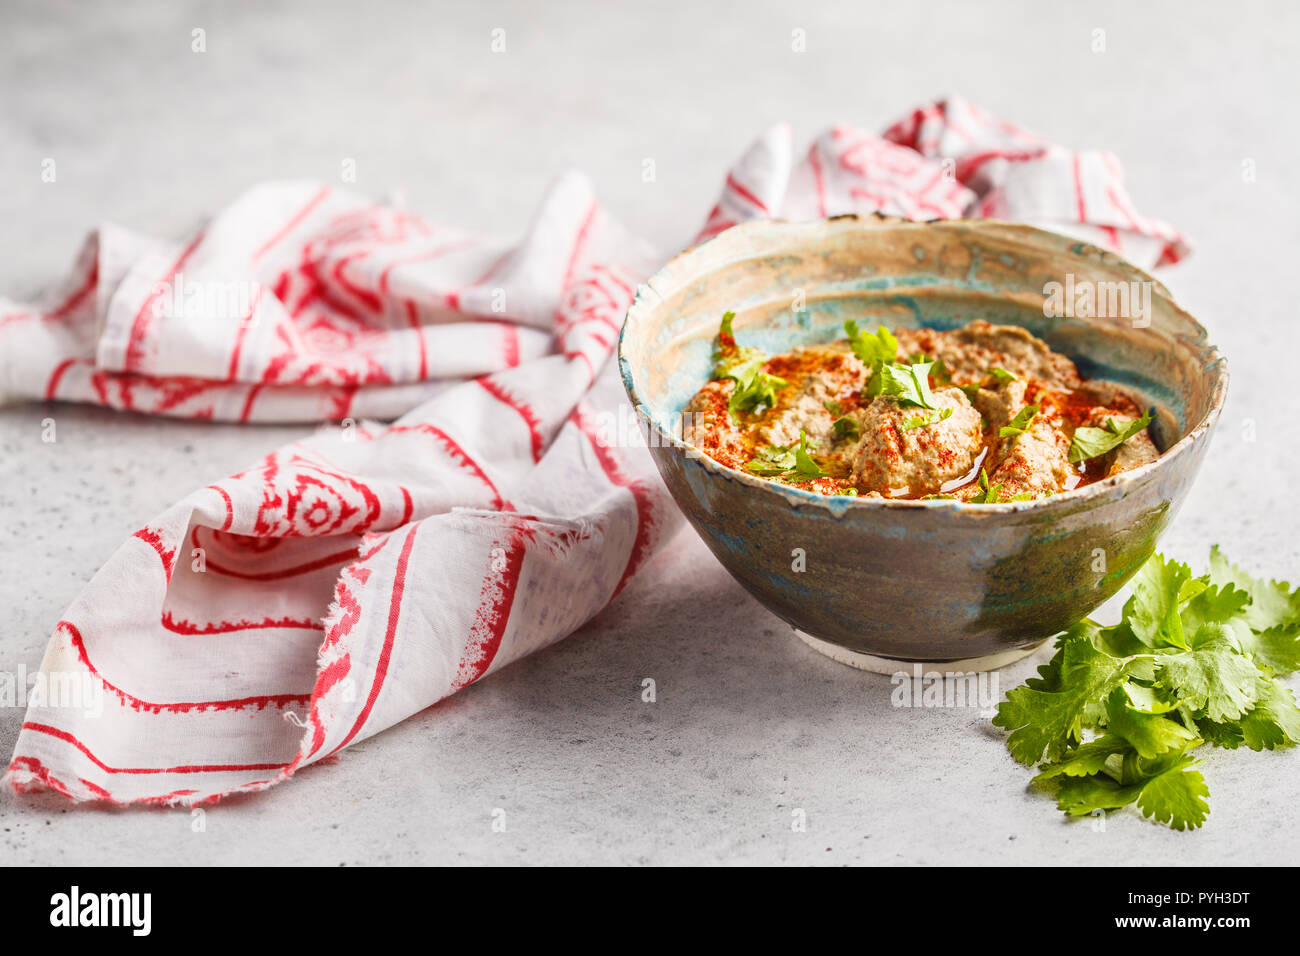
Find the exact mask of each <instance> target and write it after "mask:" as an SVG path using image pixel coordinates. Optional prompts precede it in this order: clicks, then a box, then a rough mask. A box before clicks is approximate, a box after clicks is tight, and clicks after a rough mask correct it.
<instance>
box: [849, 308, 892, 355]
mask: <svg viewBox="0 0 1300 956" xmlns="http://www.w3.org/2000/svg"><path fill="white" fill-rule="evenodd" d="M844 333H845V334H846V335H847V336H848V337H849V347H850V348H851V349H853V354H854V355H856V356H857V357H858V358H859V359H861V360H862V362H863V364H865V365H871V364H872V363H874V362H886V363H888V362H893V361H895V360H896V359H897V358H898V339H896V338H894V336H893V334H892V333H891V332H890V331H889V329H887V328H885V327H884V326H883V325H881V326H878V327H877V328H876V334H875V335H872V334H871V333H869V332H867V331H865V330H863V329H859V328H858V323H856V322H854V321H853V320H852V319H849V320H848V321H847V322H845V323H844Z"/></svg>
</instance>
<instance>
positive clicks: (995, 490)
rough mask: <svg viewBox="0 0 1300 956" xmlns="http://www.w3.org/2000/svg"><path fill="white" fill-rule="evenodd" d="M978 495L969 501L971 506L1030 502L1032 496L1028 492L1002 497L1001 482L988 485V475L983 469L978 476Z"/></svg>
mask: <svg viewBox="0 0 1300 956" xmlns="http://www.w3.org/2000/svg"><path fill="white" fill-rule="evenodd" d="M979 489H980V493H979V494H978V495H976V496H975V497H974V498H971V499H970V503H971V504H973V505H1004V504H1008V503H1010V502H1012V501H1032V500H1033V497H1034V496H1033V495H1031V494H1029V492H1027V491H1026V492H1021V493H1020V494H1018V495H1012V496H1011V497H1010V498H1003V497H1002V482H1000V481H999V482H998V483H997V484H996V485H990V484H989V473H988V472H987V471H985V470H984V469H983V468H981V469H980V476H979Z"/></svg>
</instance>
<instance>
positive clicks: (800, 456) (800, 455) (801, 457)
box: [794, 428, 826, 478]
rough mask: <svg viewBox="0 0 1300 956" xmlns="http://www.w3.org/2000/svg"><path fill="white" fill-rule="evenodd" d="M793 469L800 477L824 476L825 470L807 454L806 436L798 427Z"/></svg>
mask: <svg viewBox="0 0 1300 956" xmlns="http://www.w3.org/2000/svg"><path fill="white" fill-rule="evenodd" d="M794 470H795V473H796V474H797V475H799V477H801V478H825V477H826V472H824V471H822V469H821V466H820V465H818V464H817V462H815V461H813V458H812V456H811V455H810V454H808V436H807V435H806V434H804V431H803V429H802V428H801V429H799V447H798V448H797V449H796V450H795V453H794Z"/></svg>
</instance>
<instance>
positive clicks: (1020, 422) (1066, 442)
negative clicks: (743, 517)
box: [686, 312, 1159, 504]
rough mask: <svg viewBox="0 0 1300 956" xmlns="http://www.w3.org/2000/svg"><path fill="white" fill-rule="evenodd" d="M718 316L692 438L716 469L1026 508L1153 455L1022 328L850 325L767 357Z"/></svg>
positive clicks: (1131, 417) (1139, 419)
mask: <svg viewBox="0 0 1300 956" xmlns="http://www.w3.org/2000/svg"><path fill="white" fill-rule="evenodd" d="M733 318H734V315H733V313H730V312H728V313H727V314H726V315H725V316H723V319H722V328H721V330H720V331H719V333H718V338H717V341H716V343H715V346H714V356H713V357H714V369H713V379H712V381H710V382H709V383H708V384H707V385H705V386H704V387H703V388H702V389H700V390H699V392H697V393H696V394H695V397H694V398H692V399H691V401H690V403H689V404H688V405H687V407H686V412H687V415H686V429H687V433H686V437H687V440H688V441H690V442H691V444H693V445H695V446H696V447H697V448H699V449H700V450H701V451H703V452H704V453H705V454H707V455H708V456H709V457H711V458H713V459H714V460H715V461H718V462H720V463H721V464H724V465H727V466H729V467H731V468H736V469H738V470H741V471H747V472H749V473H751V474H754V475H758V476H761V477H763V478H766V479H768V480H771V481H778V482H781V483H782V484H788V485H792V486H794V487H797V488H804V489H806V490H808V491H814V492H819V493H821V494H824V495H858V496H863V497H873V498H909V499H922V500H924V499H933V498H954V499H958V500H961V501H967V502H970V503H973V504H997V503H1000V502H1007V501H1028V500H1030V499H1033V498H1043V497H1047V496H1049V495H1054V494H1059V493H1060V492H1063V491H1069V490H1071V489H1073V488H1078V487H1080V486H1082V485H1086V484H1089V483H1090V482H1094V481H1098V480H1100V479H1102V478H1106V477H1109V476H1111V475H1114V474H1117V473H1119V472H1122V471H1127V470H1128V469H1131V468H1135V467H1137V466H1138V465H1141V464H1144V463H1146V462H1149V461H1154V460H1155V459H1156V458H1157V457H1158V456H1159V452H1158V451H1157V450H1156V446H1155V445H1154V444H1153V442H1152V441H1151V438H1150V436H1149V435H1148V434H1147V426H1148V425H1149V424H1150V423H1151V417H1150V414H1149V413H1148V412H1147V411H1145V410H1144V409H1143V408H1142V407H1141V405H1140V404H1139V400H1138V399H1137V398H1135V397H1134V396H1133V395H1131V394H1130V393H1129V392H1127V391H1125V390H1124V389H1122V388H1120V387H1119V386H1117V385H1113V384H1111V383H1109V382H1103V381H1097V380H1092V381H1086V380H1084V379H1083V378H1082V377H1081V376H1080V375H1079V370H1078V369H1077V368H1075V365H1074V363H1073V362H1072V361H1070V360H1069V359H1068V358H1066V357H1065V356H1064V355H1060V354H1058V353H1056V352H1053V351H1052V350H1051V349H1050V348H1048V346H1047V344H1046V343H1045V342H1043V341H1041V340H1040V339H1037V338H1035V337H1034V336H1033V335H1031V334H1030V333H1029V332H1027V331H1026V330H1024V329H1022V328H1020V327H1018V326H1010V325H991V324H989V323H988V322H971V323H969V324H968V325H965V326H963V327H961V328H956V329H952V330H949V331H939V330H935V329H908V328H898V329H894V330H893V331H892V332H891V331H890V330H889V329H887V328H885V327H884V326H880V327H879V328H878V329H877V330H876V332H875V333H874V334H872V333H870V332H868V331H866V330H865V329H859V328H858V326H857V323H855V322H852V321H850V322H846V323H845V325H844V328H845V332H846V333H847V334H848V338H847V339H844V340H841V341H838V342H832V343H830V344H829V345H811V346H805V347H802V348H796V349H793V350H791V351H789V352H785V353H783V354H781V355H774V356H768V355H766V354H764V353H763V352H761V351H760V350H758V349H755V348H751V347H745V346H741V345H738V344H737V342H736V339H735V336H734V335H733V334H732V330H731V322H732V319H733Z"/></svg>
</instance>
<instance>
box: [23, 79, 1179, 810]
mask: <svg viewBox="0 0 1300 956" xmlns="http://www.w3.org/2000/svg"><path fill="white" fill-rule="evenodd" d="M849 212H858V213H870V212H882V213H886V214H889V215H898V216H906V217H909V218H914V219H933V218H945V217H958V216H996V217H998V218H1006V219H1016V220H1021V221H1026V222H1030V223H1034V224H1037V225H1041V226H1044V227H1046V228H1052V229H1056V230H1057V231H1061V232H1068V233H1072V234H1075V235H1079V236H1081V237H1083V238H1086V239H1089V240H1090V241H1094V242H1098V243H1100V244H1104V245H1106V246H1108V247H1110V248H1113V249H1115V250H1116V251H1118V252H1122V253H1123V254H1125V255H1126V256H1128V257H1129V258H1130V259H1133V260H1134V261H1136V262H1138V264H1141V265H1148V266H1149V265H1158V264H1167V263H1171V262H1176V261H1177V260H1178V259H1179V258H1181V257H1182V256H1184V255H1185V254H1186V253H1187V251H1188V247H1187V244H1186V242H1185V241H1184V240H1183V239H1182V238H1181V237H1180V236H1179V235H1178V234H1177V233H1176V232H1175V231H1174V230H1173V229H1172V228H1170V227H1168V226H1165V225H1164V224H1162V223H1159V222H1155V221H1153V220H1148V219H1145V218H1143V217H1141V216H1139V215H1138V214H1137V213H1136V212H1135V211H1134V210H1133V207H1132V204H1131V202H1130V201H1129V199H1128V197H1127V195H1126V193H1125V191H1124V188H1123V184H1122V175H1121V171H1120V168H1119V165H1118V163H1117V162H1116V161H1115V160H1114V158H1113V157H1111V156H1110V155H1109V154H1106V153H1078V154H1073V153H1070V152H1068V151H1066V150H1064V149H1062V148H1060V147H1057V146H1053V145H1051V144H1048V143H1045V142H1043V141H1041V140H1039V139H1037V138H1036V137H1034V136H1032V135H1031V134H1028V133H1025V132H1023V131H1021V130H1019V129H1017V128H1016V127H1014V126H1012V125H1011V124H1009V123H1007V122H1005V121H1003V120H1000V119H997V118H995V117H992V116H989V115H988V114H986V113H984V112H982V111H980V110H978V109H977V108H976V107H974V106H973V105H971V104H968V103H965V102H963V101H960V100H948V101H941V102H939V103H936V104H933V105H931V106H928V107H924V108H922V109H918V110H916V111H914V112H913V113H912V114H910V115H909V116H908V117H907V118H905V119H904V120H902V121H900V122H899V123H897V124H895V125H894V126H892V127H890V128H889V130H888V131H887V132H886V133H885V134H884V136H883V137H873V136H870V135H867V134H865V133H862V132H860V131H857V130H855V129H852V128H850V127H846V126H838V127H835V128H834V129H832V130H830V131H829V132H827V133H826V134H824V135H823V136H821V137H819V138H818V139H817V140H815V141H814V143H813V145H812V147H811V149H810V150H809V152H808V153H807V155H806V156H805V157H804V159H803V160H802V161H800V162H799V163H798V164H797V165H796V164H795V163H794V161H793V155H792V145H791V133H790V129H789V128H788V127H786V126H778V127H775V128H773V129H771V130H769V131H768V132H767V133H766V134H764V135H763V136H762V137H760V139H759V140H758V141H757V142H756V143H755V144H754V145H753V146H752V147H751V148H750V149H749V150H748V151H747V152H746V153H745V154H744V155H743V156H742V157H741V159H740V160H739V161H738V162H737V164H736V165H735V166H734V167H733V168H732V170H731V171H730V172H729V174H728V175H727V177H726V181H725V185H724V188H723V191H722V195H721V197H720V199H719V201H718V204H717V205H716V207H715V208H714V209H713V211H712V212H711V213H710V215H709V216H708V219H707V222H706V224H705V226H704V228H703V231H702V232H701V233H700V235H699V237H698V238H707V237H709V236H711V235H715V234H716V233H718V232H720V231H721V230H722V229H725V228H727V227H728V226H731V225H734V224H735V223H738V222H741V221H744V220H747V219H753V218H759V217H764V216H784V217H787V218H810V217H819V216H828V215H838V214H841V213H849ZM662 258H663V256H662V255H661V254H657V253H656V252H655V251H654V250H652V249H650V248H648V247H647V246H645V245H644V244H643V243H641V242H639V241H638V240H636V239H635V238H634V237H632V236H631V235H629V234H628V233H627V232H626V231H625V230H624V229H622V228H621V227H620V226H619V225H618V224H617V223H616V222H615V221H614V220H613V219H612V218H611V217H610V216H609V214H608V213H607V212H606V211H605V210H604V209H603V208H602V207H601V206H600V204H599V203H598V202H597V201H596V199H595V197H594V194H593V192H592V189H591V187H590V186H589V184H588V183H587V181H586V180H585V179H584V178H583V177H581V176H580V175H577V174H568V175H566V176H564V177H562V178H561V179H560V180H559V181H558V183H557V184H556V185H555V186H554V187H553V188H552V189H551V190H550V192H549V193H548V195H547V196H546V198H545V199H544V201H543V203H542V205H541V208H540V210H539V212H538V214H537V216H536V218H535V220H534V222H533V224H532V226H531V228H530V229H529V230H528V232H527V233H526V235H525V237H524V239H523V240H522V241H521V242H519V243H518V244H517V245H510V244H508V243H503V242H499V241H493V240H488V239H484V238H481V237H478V236H475V235H471V234H467V233H462V232H459V231H456V230H453V229H447V228H443V227H434V226H431V225H429V224H427V223H425V222H424V221H423V220H422V219H420V218H419V217H417V216H414V215H412V214H411V213H410V212H408V211H406V210H403V209H398V208H394V207H392V206H386V205H381V204H376V203H374V202H371V201H369V200H367V199H365V198H362V197H359V196H356V195H352V194H350V193H347V192H345V191H343V190H340V189H337V188H334V187H331V186H324V185H320V184H314V183H275V184H269V185H264V186H259V187H257V188H255V189H252V190H250V191H249V192H247V193H245V194H244V195H243V196H241V197H240V198H239V199H237V200H236V201H235V202H234V203H233V204H231V205H230V206H229V207H227V208H226V209H225V210H224V211H223V212H221V213H220V214H219V215H217V216H216V217H215V218H214V219H212V220H211V222H210V223H209V224H208V225H207V226H206V227H205V228H204V229H203V230H202V231H200V232H199V234H198V235H196V236H194V237H192V238H191V239H189V240H188V241H186V242H184V243H179V244H177V243H171V242H167V241H162V240H156V239H151V238H148V237H144V236H140V235H137V234H134V233H131V232H128V231H127V230H123V229H119V228H115V227H105V228H102V229H100V230H99V231H98V232H97V233H96V234H95V235H93V236H92V237H91V238H90V239H89V240H88V242H87V243H86V245H85V247H84V249H83V251H82V253H81V255H80V256H79V258H78V262H77V264H76V266H75V268H74V270H73V274H72V276H71V277H70V278H69V280H68V281H67V282H66V283H65V285H64V287H63V288H62V289H61V290H59V291H58V293H57V294H56V295H55V296H54V297H52V299H51V301H49V302H47V303H44V304H42V305H39V306H23V305H20V304H17V303H11V302H7V301H2V300H0V392H7V393H10V394H11V395H13V396H17V397H21V398H32V399H36V398H47V399H61V400H69V401H82V402H94V403H99V404H103V405H108V406H111V407H115V408H121V409H127V410H132V411H137V412H145V413H151V414H161V415H175V416H179V417H187V418H209V419H221V420H231V421H320V420H331V421H334V422H339V423H340V424H339V425H337V426H336V427H330V428H326V429H322V430H320V431H318V432H316V433H314V434H313V435H311V436H310V437H308V438H306V439H303V440H302V441H300V442H296V443H294V444H291V445H289V446H287V447H285V448H282V449H280V450H278V451H276V452H273V453H272V454H270V455H268V456H267V457H266V458H265V459H264V460H262V461H261V462H258V463H257V464H256V465H254V466H252V467H251V468H248V469H245V470H244V471H241V472H239V473H238V474H235V475H232V476H230V477H229V478H225V479H223V480H220V481H217V482H215V483H213V484H211V485H208V486H207V487H205V488H201V489H199V490H197V491H195V492H194V493H192V494H191V495H189V496H188V497H186V498H185V499H183V500H182V501H180V502H177V503H176V504H175V505H173V506H172V507H170V508H168V509H167V510H166V511H164V512H162V513H161V514H160V515H158V516H156V517H155V518H153V519H152V520H150V521H149V522H148V523H146V524H145V525H144V526H142V527H141V528H140V530H138V531H137V532H136V533H135V534H134V535H133V536H132V537H131V538H129V539H128V540H127V541H126V542H125V543H124V544H123V545H122V546H121V548H120V549H119V550H118V551H117V552H116V553H115V554H114V555H113V556H112V558H110V559H109V561H108V563H107V564H106V565H105V566H104V567H103V568H102V569H101V570H100V572H99V573H98V574H97V575H96V576H95V577H94V578H93V579H92V580H91V582H90V583H89V585H87V587H86V589H85V591H83V592H82V594H81V595H80V597H79V598H78V599H77V600H76V601H75V602H74V604H73V605H72V607H70V608H69V609H68V611H67V613H66V614H65V615H64V618H63V619H62V620H61V621H59V622H58V623H57V625H55V628H54V633H53V636H52V637H51V639H50V643H49V646H48V648H47V650H46V654H45V657H44V659H43V661H42V662H41V670H40V673H39V674H36V675H34V680H33V684H32V686H31V687H30V688H26V690H27V693H28V698H29V699H28V710H27V715H26V720H25V722H24V723H23V727H22V731H21V733H20V735H19V738H18V741H17V745H16V748H15V752H14V756H13V759H12V761H11V763H10V766H9V772H8V774H7V776H6V780H7V781H8V782H9V784H10V785H11V786H13V787H15V788H16V789H18V790H27V789H33V788H50V789H53V790H56V791H58V792H60V793H63V794H65V795H67V796H69V797H71V798H74V799H77V800H105V801H111V802H115V803H134V802H152V803H166V804H173V803H183V804H193V803H199V802H204V801H209V800H214V799H217V798H219V797H221V796H223V795H225V794H229V793H233V792H236V791H243V790H260V789H264V788H266V787H268V786H270V785H272V784H274V783H277V782H279V781H282V780H285V779H287V778H288V777H289V776H291V775H292V774H293V773H294V772H295V771H296V770H297V769H298V768H300V767H303V766H305V765H307V764H310V763H314V762H316V761H319V760H322V759H324V758H326V757H329V756H330V755H332V754H335V753H337V752H338V751H340V750H341V749H342V748H344V747H346V746H348V745H349V744H351V743H354V742H356V741H358V740H363V739H365V738H366V737H369V736H371V735H372V734H375V733H378V732H379V731H381V730H384V729H385V728H387V727H390V726H392V725H393V724H395V723H397V722H398V721H400V720H403V719H405V718H406V717H408V716H410V715H411V714H413V713H416V712H417V711H420V710H422V709H424V708H426V707H428V706H430V705H431V704H433V703H435V702H437V701H438V700H441V699H442V698H444V697H446V696H447V695H449V694H452V693H455V692H456V691H457V690H458V689H460V688H462V687H464V686H466V685H467V684H469V683H472V682H473V681H476V680H478V679H479V678H481V677H483V676H484V675H486V674H489V673H491V672H492V671H494V670H497V669H499V668H501V667H503V666H505V665H506V664H508V663H510V662H511V661H513V660H516V659H518V658H520V657H522V656H524V655H526V654H528V653H531V652H532V651H534V650H537V649H539V648H542V647H545V646H546V645H548V644H550V643H552V642H554V641H556V640H558V639H560V638H562V637H564V636H566V635H567V634H569V633H571V632H572V631H573V630H575V629H576V628H578V627H580V626H581V625H582V624H583V623H584V622H585V621H587V620H589V619H590V618H591V617H592V616H593V615H594V614H595V613H596V612H597V611H599V610H600V609H601V608H602V607H604V606H605V605H606V604H607V603H608V602H609V601H610V600H612V599H613V598H614V597H616V596H617V595H618V593H619V592H620V591H621V590H622V589H623V588H624V587H625V586H626V585H627V583H628V582H629V580H630V579H631V577H632V576H633V574H635V573H636V572H637V570H638V569H639V568H640V567H641V566H642V565H643V564H644V563H645V561H646V559H647V558H648V557H649V556H650V555H651V554H652V553H653V551H654V549H655V547H656V546H657V544H658V543H659V542H661V541H662V540H663V539H664V537H665V534H666V532H667V531H669V530H671V529H672V528H673V527H675V526H676V524H677V522H678V521H679V520H680V518H679V516H678V515H677V513H676V510H675V509H674V508H673V506H672V504H671V502H670V501H669V500H668V499H667V497H666V493H665V491H664V489H663V487H662V485H661V484H660V483H659V481H658V479H657V477H655V475H654V474H653V468H652V466H651V465H650V462H649V458H648V457H647V456H646V454H645V452H644V451H643V450H642V449H641V448H639V447H638V442H637V438H638V433H637V431H636V430H635V429H634V428H628V427H627V425H628V422H629V421H630V420H631V411H630V409H627V408H626V404H625V402H626V400H625V398H624V397H623V393H622V389H621V386H620V384H619V382H618V378H617V374H616V363H614V362H611V361H610V357H611V355H612V353H613V351H614V348H615V343H616V340H617V336H618V331H619V328H620V325H621V323H622V320H623V315H624V313H625V312H626V310H627V307H628V306H629V304H630V303H631V299H632V297H633V294H634V290H635V288H636V285H637V283H638V282H639V281H641V280H643V279H645V278H646V277H647V276H648V275H649V274H650V273H651V272H652V271H653V269H654V267H655V265H656V264H657V263H658V262H660V261H662ZM398 416H400V417H398ZM394 418H396V420H395V421H393V422H392V423H391V424H389V425H383V424H379V423H377V422H376V421H374V420H375V419H383V420H391V419H394Z"/></svg>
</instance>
